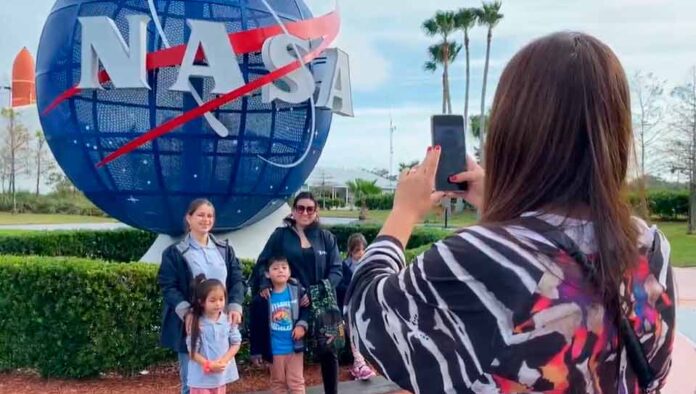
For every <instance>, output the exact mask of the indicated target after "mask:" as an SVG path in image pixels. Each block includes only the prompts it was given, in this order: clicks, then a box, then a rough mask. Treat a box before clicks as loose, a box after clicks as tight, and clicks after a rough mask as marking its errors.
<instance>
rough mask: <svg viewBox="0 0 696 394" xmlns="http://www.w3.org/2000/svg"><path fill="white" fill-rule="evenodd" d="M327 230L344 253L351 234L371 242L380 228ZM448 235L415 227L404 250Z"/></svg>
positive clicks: (435, 230) (367, 226)
mask: <svg viewBox="0 0 696 394" xmlns="http://www.w3.org/2000/svg"><path fill="white" fill-rule="evenodd" d="M325 228H326V229H327V230H329V231H331V232H332V233H333V234H334V235H335V236H336V241H337V242H338V248H339V249H340V250H341V251H342V252H345V251H346V248H347V246H348V245H347V243H348V237H350V235H351V234H353V233H362V234H363V235H364V236H365V239H367V242H368V243H369V242H372V241H373V240H374V239H375V238H376V237H377V234H378V233H379V230H380V228H381V226H379V225H376V224H375V225H364V224H361V225H337V226H326V227H325ZM448 234H450V232H449V231H446V230H440V229H433V228H422V227H416V228H415V229H414V230H413V234H412V235H411V239H410V240H409V241H408V245H407V247H406V249H412V248H417V247H419V246H422V245H425V244H430V243H433V242H435V241H437V240H440V239H442V238H444V237H445V236H447V235H448Z"/></svg>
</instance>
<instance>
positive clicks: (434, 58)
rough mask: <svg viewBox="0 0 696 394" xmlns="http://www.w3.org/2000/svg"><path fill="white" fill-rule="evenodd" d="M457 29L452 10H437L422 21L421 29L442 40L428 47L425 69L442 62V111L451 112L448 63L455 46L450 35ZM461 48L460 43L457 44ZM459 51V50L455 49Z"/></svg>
mask: <svg viewBox="0 0 696 394" xmlns="http://www.w3.org/2000/svg"><path fill="white" fill-rule="evenodd" d="M456 30H457V24H456V20H455V16H454V12H452V11H437V12H436V13H435V16H433V17H432V18H430V19H428V20H426V21H425V22H423V31H425V34H427V35H428V36H430V37H434V36H439V37H441V38H442V41H441V42H440V43H438V44H436V47H439V49H437V48H435V49H433V46H431V47H430V48H429V49H428V53H429V55H430V60H429V61H428V62H426V64H425V69H426V70H429V71H435V69H436V67H437V64H442V67H443V72H442V113H443V114H445V113H447V114H451V113H452V100H451V98H450V89H449V65H450V63H451V62H452V61H453V60H454V58H455V57H456V54H454V56H453V55H452V54H451V52H452V50H453V49H454V48H456V45H455V46H454V47H453V46H452V45H451V44H452V41H450V36H451V35H452V34H454V32H455V31H456ZM459 49H461V45H460V46H459ZM457 52H459V50H457Z"/></svg>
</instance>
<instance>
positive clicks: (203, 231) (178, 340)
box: [157, 198, 246, 394]
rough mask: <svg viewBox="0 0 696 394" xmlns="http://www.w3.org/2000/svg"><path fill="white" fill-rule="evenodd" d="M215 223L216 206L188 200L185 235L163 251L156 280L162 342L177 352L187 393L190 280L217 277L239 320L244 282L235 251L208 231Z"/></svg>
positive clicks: (184, 393) (231, 312)
mask: <svg viewBox="0 0 696 394" xmlns="http://www.w3.org/2000/svg"><path fill="white" fill-rule="evenodd" d="M214 224H215V208H214V207H213V204H212V203H210V201H208V200H206V199H204V198H199V199H196V200H194V201H192V202H191V204H190V205H189V209H188V211H187V212H186V216H185V218H184V225H185V227H186V232H187V234H186V236H185V237H184V239H183V240H182V241H181V242H177V243H175V244H173V245H171V246H169V247H168V248H167V249H165V250H164V252H163V253H162V264H161V265H160V269H159V273H158V274H157V281H158V283H159V286H160V290H161V291H162V296H163V297H164V311H163V314H162V315H163V318H162V335H161V344H162V346H164V347H167V348H169V349H172V350H174V351H175V352H177V353H178V355H179V373H180V375H181V393H182V394H188V393H189V387H188V384H187V382H186V375H187V371H186V368H187V365H188V358H189V356H188V352H187V349H186V332H187V331H188V330H190V324H191V303H190V301H191V297H192V296H193V294H192V288H191V283H192V281H193V278H194V277H196V276H198V275H200V274H203V275H205V276H206V278H208V279H218V280H219V281H220V282H222V283H225V287H226V289H227V313H228V316H229V318H230V322H231V323H232V324H237V325H238V324H240V323H241V321H242V302H243V301H244V293H246V283H245V282H244V279H243V277H242V268H241V266H240V264H239V260H238V259H237V257H236V256H235V254H234V250H233V249H232V247H231V246H230V245H229V244H228V243H227V242H221V241H218V240H216V239H215V238H214V237H213V235H212V234H211V233H210V232H211V230H212V229H213V225H214Z"/></svg>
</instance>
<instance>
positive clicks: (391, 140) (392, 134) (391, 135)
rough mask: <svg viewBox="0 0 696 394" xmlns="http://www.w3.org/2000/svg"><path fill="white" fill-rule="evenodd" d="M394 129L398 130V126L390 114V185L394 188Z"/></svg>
mask: <svg viewBox="0 0 696 394" xmlns="http://www.w3.org/2000/svg"><path fill="white" fill-rule="evenodd" d="M394 131H396V126H394V122H393V121H392V117H391V115H389V186H390V187H392V188H394V180H393V179H394V173H393V170H392V167H393V165H394Z"/></svg>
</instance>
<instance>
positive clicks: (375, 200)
mask: <svg viewBox="0 0 696 394" xmlns="http://www.w3.org/2000/svg"><path fill="white" fill-rule="evenodd" d="M365 204H366V205H367V209H372V210H390V209H392V207H393V206H394V193H383V194H377V195H370V196H367V197H366V198H365Z"/></svg>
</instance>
